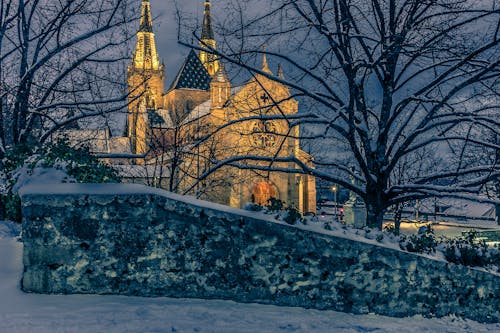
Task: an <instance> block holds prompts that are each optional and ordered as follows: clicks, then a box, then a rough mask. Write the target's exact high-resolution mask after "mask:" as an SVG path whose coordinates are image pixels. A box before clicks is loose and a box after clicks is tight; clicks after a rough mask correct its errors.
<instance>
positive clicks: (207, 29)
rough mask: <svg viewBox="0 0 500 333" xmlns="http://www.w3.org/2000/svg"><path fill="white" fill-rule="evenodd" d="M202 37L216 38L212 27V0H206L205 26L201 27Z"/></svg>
mask: <svg viewBox="0 0 500 333" xmlns="http://www.w3.org/2000/svg"><path fill="white" fill-rule="evenodd" d="M201 39H214V29H213V28H212V17H211V15H210V1H208V0H207V1H205V10H204V11H203V27H202V29H201Z"/></svg>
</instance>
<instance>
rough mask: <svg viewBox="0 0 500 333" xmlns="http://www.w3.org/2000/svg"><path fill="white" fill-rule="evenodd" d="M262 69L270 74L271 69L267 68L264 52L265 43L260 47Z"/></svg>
mask: <svg viewBox="0 0 500 333" xmlns="http://www.w3.org/2000/svg"><path fill="white" fill-rule="evenodd" d="M262 49H263V50H262V51H263V52H262V71H263V72H264V73H269V74H272V72H271V70H270V69H269V65H268V64H267V53H266V44H264V46H263V47H262Z"/></svg>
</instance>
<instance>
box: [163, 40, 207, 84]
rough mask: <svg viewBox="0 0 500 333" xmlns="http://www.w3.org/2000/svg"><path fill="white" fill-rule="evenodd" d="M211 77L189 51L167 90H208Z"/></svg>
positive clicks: (192, 51) (196, 56)
mask: <svg viewBox="0 0 500 333" xmlns="http://www.w3.org/2000/svg"><path fill="white" fill-rule="evenodd" d="M210 81H211V77H210V75H209V74H208V72H207V70H206V68H205V66H203V64H202V63H201V61H200V58H198V55H197V54H196V53H195V52H194V50H191V52H189V55H188V56H187V58H186V61H185V62H184V64H183V65H182V67H181V69H180V70H179V73H178V74H177V76H176V77H175V80H174V82H172V85H171V86H170V89H169V90H173V89H197V90H205V91H208V90H210Z"/></svg>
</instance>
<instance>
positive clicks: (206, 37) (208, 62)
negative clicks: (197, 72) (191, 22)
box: [200, 0, 220, 76]
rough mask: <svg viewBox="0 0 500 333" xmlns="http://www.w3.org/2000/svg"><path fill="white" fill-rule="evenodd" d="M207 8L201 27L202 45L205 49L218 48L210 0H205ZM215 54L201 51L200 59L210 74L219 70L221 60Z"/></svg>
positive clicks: (212, 74)
mask: <svg viewBox="0 0 500 333" xmlns="http://www.w3.org/2000/svg"><path fill="white" fill-rule="evenodd" d="M204 6H205V10H204V12H203V26H202V29H201V42H200V47H202V48H205V49H210V48H212V49H214V50H215V49H216V46H217V44H216V42H215V39H214V29H213V27H212V17H211V14H210V1H209V0H206V1H205V4H204ZM217 58H218V57H217V56H216V55H215V54H211V53H209V52H206V51H200V60H201V62H202V63H203V66H205V68H206V69H207V71H208V74H210V76H214V75H215V73H217V71H218V70H219V67H220V65H219V60H218V59H217Z"/></svg>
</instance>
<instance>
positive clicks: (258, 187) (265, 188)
mask: <svg viewBox="0 0 500 333" xmlns="http://www.w3.org/2000/svg"><path fill="white" fill-rule="evenodd" d="M270 198H278V191H276V188H275V187H274V186H273V185H271V184H270V183H268V182H266V181H261V182H258V183H256V184H255V185H254V186H253V188H252V202H253V203H256V204H259V205H267V204H268V200H269V199H270Z"/></svg>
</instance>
